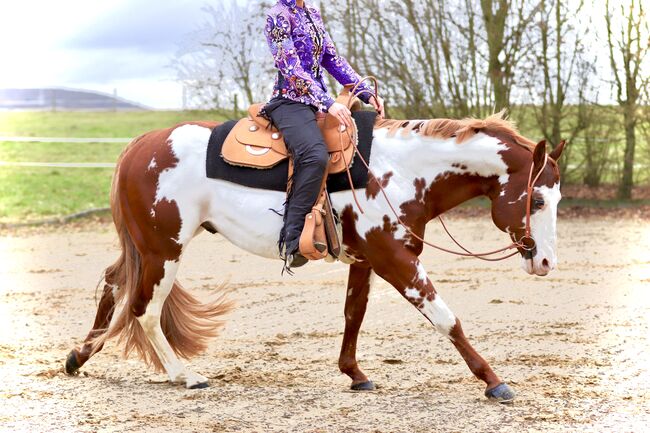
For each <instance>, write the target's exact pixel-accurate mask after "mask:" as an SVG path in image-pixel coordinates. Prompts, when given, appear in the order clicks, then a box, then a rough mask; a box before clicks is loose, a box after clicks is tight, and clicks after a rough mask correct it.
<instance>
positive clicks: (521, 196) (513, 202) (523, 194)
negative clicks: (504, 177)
mask: <svg viewBox="0 0 650 433" xmlns="http://www.w3.org/2000/svg"><path fill="white" fill-rule="evenodd" d="M504 192H505V190H504V191H501V195H503V194H504ZM524 197H526V191H525V190H524V192H522V193H521V195H520V196H519V198H518V199H517V200H514V201H509V202H508V204H515V203H517V202H518V201H520V200H521V199H522V198H524Z"/></svg>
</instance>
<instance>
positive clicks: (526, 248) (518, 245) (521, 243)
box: [341, 76, 548, 262]
mask: <svg viewBox="0 0 650 433" xmlns="http://www.w3.org/2000/svg"><path fill="white" fill-rule="evenodd" d="M367 80H371V81H372V82H373V83H374V87H375V91H374V93H373V92H371V91H369V90H362V91H360V92H359V93H358V94H363V93H366V94H370V95H371V96H376V95H377V87H378V85H377V79H376V78H375V77H373V76H367V77H364V78H362V79H361V80H360V81H359V82H358V83H357V84H356V85H355V86H354V87H353V88H352V89H351V90H350V97H349V98H348V103H347V107H348V109H349V108H350V106H351V102H352V100H353V98H354V97H355V96H358V94H356V95H355V93H354V92H355V90H357V88H358V87H359V85H360V84H361V83H363V82H364V81H367ZM350 129H353V132H352V134H353V135H350ZM346 133H347V134H348V137H349V138H350V140H351V141H352V145H353V146H354V154H353V156H352V158H353V159H354V155H356V156H358V157H359V159H360V160H361V162H362V163H363V165H364V166H365V167H366V168H367V169H368V174H370V175H371V176H372V177H373V178H374V179H378V177H377V176H375V174H374V173H373V172H372V170H371V169H370V165H369V164H368V162H367V161H366V160H365V159H364V157H363V155H361V152H360V151H359V148H358V147H357V141H358V138H359V137H358V132H357V129H356V128H347V129H346ZM342 146H343V145H342V144H341V150H342V149H343V147H342ZM341 154H343V152H341ZM344 158H345V157H344ZM547 163H548V155H547V154H544V162H543V163H542V166H541V168H540V169H539V171H538V172H537V174H536V175H535V177H533V172H534V170H535V161H534V160H533V162H531V165H530V172H529V173H528V185H527V187H526V227H525V230H524V235H523V236H522V237H521V238H520V239H519V240H517V239H515V235H514V234H512V233H511V234H510V237H511V238H512V241H513V242H512V243H511V244H510V245H508V246H506V247H503V248H499V249H497V250H494V251H488V252H484V253H473V252H471V251H470V250H468V249H467V248H465V247H464V246H462V245H461V244H460V243H459V242H458V241H457V240H456V239H455V238H454V236H453V235H452V234H451V233H450V232H449V230H448V229H447V225H446V224H445V222H444V221H443V219H442V217H441V216H438V220H439V221H440V224H441V225H442V227H443V229H444V230H445V233H447V235H448V236H449V237H450V238H451V240H452V241H453V242H454V243H455V244H456V245H457V246H458V247H459V248H460V249H461V250H463V251H464V252H459V251H454V250H450V249H447V248H444V247H441V246H439V245H435V244H432V243H431V242H427V241H426V240H424V239H423V238H422V237H421V236H418V235H417V234H416V233H414V232H413V231H412V230H411V228H410V227H409V226H407V225H406V224H405V223H404V222H403V221H402V219H401V218H400V216H399V215H398V213H397V211H396V210H395V207H394V206H393V203H391V201H390V199H389V198H388V195H387V194H386V191H385V190H384V187H383V186H382V185H381V182H379V181H377V186H378V187H379V190H380V191H381V193H382V195H383V196H384V199H385V200H386V203H387V204H388V207H389V208H390V210H391V212H392V213H393V215H394V216H395V218H396V219H397V222H398V223H399V225H401V226H402V227H403V228H404V230H406V232H407V233H409V234H410V235H411V236H413V237H414V238H415V239H417V240H419V241H420V242H422V243H423V244H425V245H428V246H430V247H433V248H436V249H438V250H440V251H444V252H446V253H449V254H455V255H457V256H462V257H476V258H477V259H481V260H486V261H490V262H496V261H500V260H505V259H507V258H510V257H512V256H514V255H516V254H517V253H518V252H519V251H514V252H512V253H511V254H508V255H505V256H501V257H490V256H493V255H495V254H498V253H501V252H504V251H508V250H511V249H517V250H519V249H521V250H523V253H522V255H523V256H524V258H525V259H532V258H533V256H534V255H535V251H536V249H537V246H536V244H535V239H533V237H532V235H531V225H530V217H531V208H532V201H533V189H534V187H535V184H536V183H537V181H538V180H539V178H540V176H541V175H542V172H543V171H544V168H546V164H547ZM344 164H345V166H346V171H347V175H348V181H349V182H350V189H351V191H352V196H353V197H354V201H355V203H356V205H357V207H358V208H359V211H360V212H361V213H362V214H363V213H364V211H363V208H362V207H361V204H360V203H359V200H358V199H357V195H356V192H355V191H354V184H353V181H352V175H351V174H350V168H349V163H348V161H345V160H344ZM527 243H528V245H527Z"/></svg>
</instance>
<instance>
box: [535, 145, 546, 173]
mask: <svg viewBox="0 0 650 433" xmlns="http://www.w3.org/2000/svg"><path fill="white" fill-rule="evenodd" d="M544 155H546V140H542V141H540V142H539V143H537V146H535V150H534V151H533V163H534V164H535V167H541V166H542V164H544Z"/></svg>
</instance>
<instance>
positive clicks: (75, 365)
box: [65, 350, 81, 376]
mask: <svg viewBox="0 0 650 433" xmlns="http://www.w3.org/2000/svg"><path fill="white" fill-rule="evenodd" d="M80 368H81V365H79V360H78V359H77V351H76V350H72V351H70V353H68V357H67V358H66V360H65V374H67V375H68V376H74V375H75V374H76V373H77V371H78V370H79V369H80Z"/></svg>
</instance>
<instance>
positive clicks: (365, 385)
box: [350, 380, 375, 391]
mask: <svg viewBox="0 0 650 433" xmlns="http://www.w3.org/2000/svg"><path fill="white" fill-rule="evenodd" d="M350 389H351V390H352V391H374V390H375V384H374V383H372V380H368V381H366V382H361V383H353V384H352V386H351V387H350Z"/></svg>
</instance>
